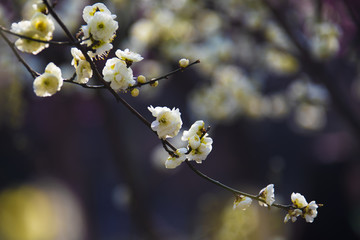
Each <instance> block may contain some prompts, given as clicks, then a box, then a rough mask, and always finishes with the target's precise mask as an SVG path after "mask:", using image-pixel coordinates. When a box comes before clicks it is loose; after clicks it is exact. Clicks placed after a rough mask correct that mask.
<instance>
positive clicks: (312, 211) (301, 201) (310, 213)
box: [284, 193, 319, 223]
mask: <svg viewBox="0 0 360 240" xmlns="http://www.w3.org/2000/svg"><path fill="white" fill-rule="evenodd" d="M291 201H292V203H293V207H292V208H291V209H290V210H289V211H288V213H287V214H286V216H285V219H284V222H285V223H286V222H288V221H289V220H290V219H291V221H292V222H295V221H296V219H297V217H299V216H301V217H303V218H305V220H306V222H309V223H312V222H313V221H314V218H316V216H317V208H318V207H319V205H318V204H316V202H315V201H311V202H310V203H308V202H307V201H306V199H305V197H304V196H303V195H301V194H300V193H292V194H291Z"/></svg>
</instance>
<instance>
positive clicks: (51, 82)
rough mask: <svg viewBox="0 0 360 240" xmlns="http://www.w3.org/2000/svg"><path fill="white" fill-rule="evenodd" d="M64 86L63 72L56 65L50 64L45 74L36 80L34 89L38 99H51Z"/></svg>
mask: <svg viewBox="0 0 360 240" xmlns="http://www.w3.org/2000/svg"><path fill="white" fill-rule="evenodd" d="M62 85H63V79H62V76H61V70H60V68H59V67H57V66H56V65H55V64H54V63H52V62H51V63H49V64H48V65H47V66H46V68H45V72H44V73H43V74H41V75H40V76H38V77H37V78H35V80H34V83H33V87H34V92H35V94H36V95H37V96H38V97H49V96H52V95H53V94H55V93H56V92H57V91H60V89H61V86H62Z"/></svg>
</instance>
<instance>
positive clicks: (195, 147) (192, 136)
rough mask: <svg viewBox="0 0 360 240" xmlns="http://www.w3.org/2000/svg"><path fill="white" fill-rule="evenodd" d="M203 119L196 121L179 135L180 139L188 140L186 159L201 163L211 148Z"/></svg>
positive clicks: (211, 141)
mask: <svg viewBox="0 0 360 240" xmlns="http://www.w3.org/2000/svg"><path fill="white" fill-rule="evenodd" d="M204 125H205V123H204V121H202V120H198V121H196V122H195V123H194V124H193V125H192V126H191V127H190V129H189V130H188V131H184V132H183V135H182V137H181V140H182V141H188V142H189V147H190V149H191V150H190V152H189V154H188V155H187V158H188V160H193V161H196V162H197V163H201V162H202V161H203V160H205V159H206V157H207V156H208V155H209V153H210V152H211V150H212V143H213V140H212V138H210V137H208V134H207V133H206V130H205V128H204Z"/></svg>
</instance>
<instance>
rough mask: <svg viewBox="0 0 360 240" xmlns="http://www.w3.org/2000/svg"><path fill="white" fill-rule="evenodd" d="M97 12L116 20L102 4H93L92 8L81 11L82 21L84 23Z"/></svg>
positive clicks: (88, 7) (87, 7)
mask: <svg viewBox="0 0 360 240" xmlns="http://www.w3.org/2000/svg"><path fill="white" fill-rule="evenodd" d="M97 12H102V13H105V14H108V15H110V16H111V17H112V18H113V19H114V18H116V15H111V12H110V10H109V9H108V8H107V7H106V6H105V5H104V4H103V3H95V4H94V5H92V6H86V7H85V8H84V10H83V15H82V17H83V19H84V21H85V22H86V23H88V22H89V20H90V19H91V18H92V17H93V16H94V15H95V13H97Z"/></svg>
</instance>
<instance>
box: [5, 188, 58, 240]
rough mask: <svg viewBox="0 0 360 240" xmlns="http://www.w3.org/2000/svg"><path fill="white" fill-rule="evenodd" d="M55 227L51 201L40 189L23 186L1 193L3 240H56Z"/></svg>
mask: <svg viewBox="0 0 360 240" xmlns="http://www.w3.org/2000/svg"><path fill="white" fill-rule="evenodd" d="M55 224H56V223H55V221H54V212H53V209H52V206H51V203H50V199H49V198H48V196H47V195H46V194H45V193H44V192H42V191H41V190H39V189H37V188H35V187H31V186H23V187H20V188H17V189H9V190H6V191H4V192H2V193H1V194H0V238H1V239H3V240H50V239H54V238H55V236H56V230H57V229H56V227H55Z"/></svg>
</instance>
